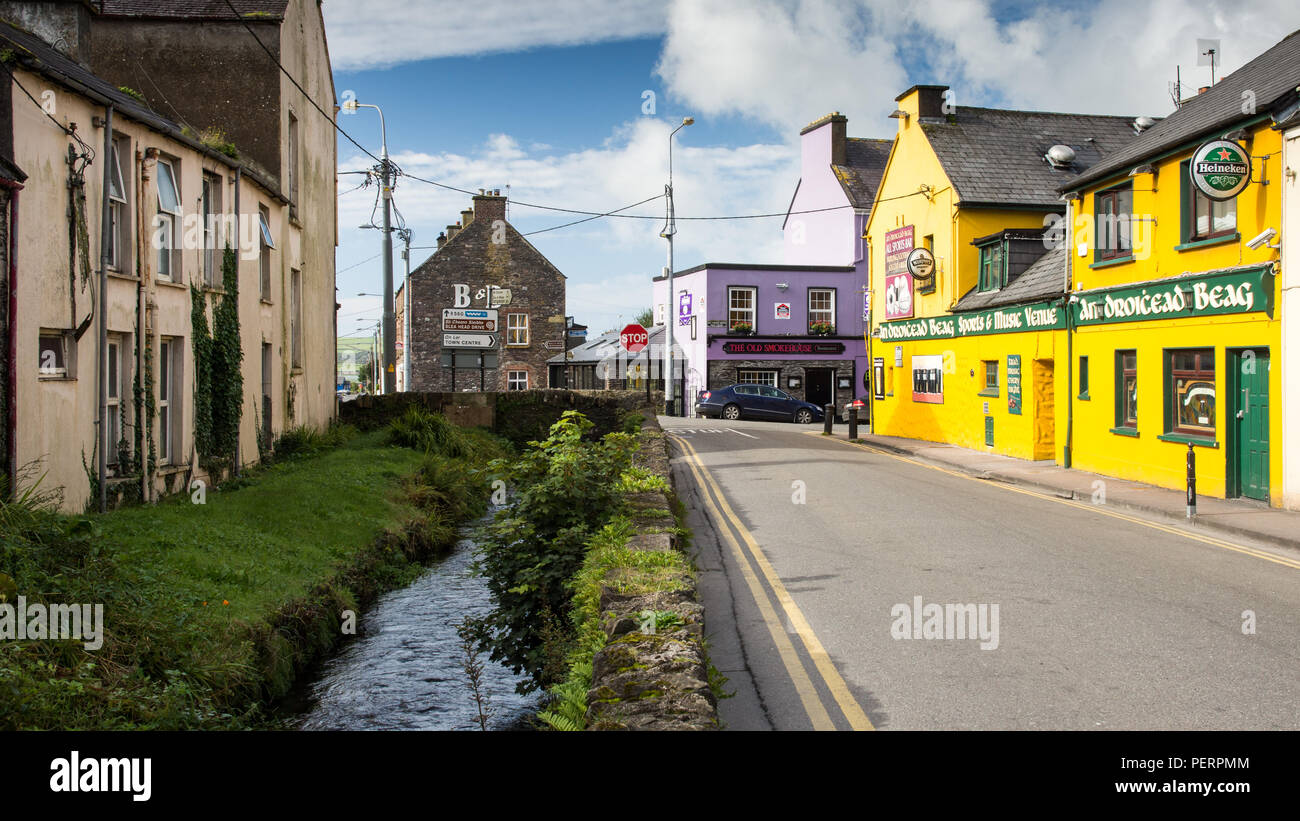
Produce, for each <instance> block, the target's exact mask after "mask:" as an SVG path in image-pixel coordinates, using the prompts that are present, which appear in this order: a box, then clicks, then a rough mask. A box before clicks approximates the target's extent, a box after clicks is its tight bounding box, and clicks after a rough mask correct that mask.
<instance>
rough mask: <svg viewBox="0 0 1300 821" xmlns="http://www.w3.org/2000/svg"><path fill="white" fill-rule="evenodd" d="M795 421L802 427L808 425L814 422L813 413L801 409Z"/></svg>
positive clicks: (796, 414)
mask: <svg viewBox="0 0 1300 821" xmlns="http://www.w3.org/2000/svg"><path fill="white" fill-rule="evenodd" d="M794 421H796V422H798V423H799V424H801V425H806V424H808V423H809V422H811V421H812V411H810V410H808V409H807V408H800V409H799V410H797V411H795V413H794Z"/></svg>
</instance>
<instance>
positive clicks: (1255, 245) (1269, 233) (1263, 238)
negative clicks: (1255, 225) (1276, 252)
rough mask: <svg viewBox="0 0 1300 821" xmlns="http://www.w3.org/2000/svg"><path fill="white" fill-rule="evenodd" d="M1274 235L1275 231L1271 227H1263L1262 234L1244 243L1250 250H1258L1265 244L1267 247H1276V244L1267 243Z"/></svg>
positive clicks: (1275, 234)
mask: <svg viewBox="0 0 1300 821" xmlns="http://www.w3.org/2000/svg"><path fill="white" fill-rule="evenodd" d="M1275 236H1277V231H1275V230H1273V229H1272V228H1265V229H1264V232H1263V233H1262V234H1260V235H1259V236H1257V237H1255V238H1254V239H1252V240H1251V241H1250V242H1248V243H1246V247H1247V248H1249V249H1250V250H1252V251H1258V250H1259V249H1260V248H1263V247H1264V246H1266V245H1267V246H1268V247H1269V248H1274V249H1276V248H1277V247H1278V246H1276V245H1270V244H1269V240H1271V239H1272V238H1273V237H1275Z"/></svg>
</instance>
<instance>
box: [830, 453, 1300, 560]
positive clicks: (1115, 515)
mask: <svg viewBox="0 0 1300 821" xmlns="http://www.w3.org/2000/svg"><path fill="white" fill-rule="evenodd" d="M834 441H836V442H839V443H841V444H845V445H849V446H851V447H855V448H859V449H861V450H865V451H868V452H870V453H878V454H880V455H881V456H888V457H889V458H890V459H894V460H897V461H899V462H906V463H907V464H909V465H917V466H918V467H923V468H928V469H929V470H937V471H939V472H940V473H947V474H948V475H949V476H956V477H958V478H959V479H966V480H969V481H972V482H980V483H981V484H984V485H989V484H992V485H993V486H994V487H999V488H1001V489H1002V490H1006V491H1010V492H1012V493H1021V494H1024V495H1025V496H1033V497H1034V498H1036V499H1045V500H1047V501H1049V502H1056V503H1057V504H1061V505H1068V506H1069V507H1073V508H1078V509H1079V510H1087V511H1089V512H1091V513H1096V514H1099V515H1101V516H1109V517H1111V518H1112V519H1120V520H1122V521H1125V522H1131V523H1132V524H1136V525H1141V526H1143V527H1148V528H1151V529H1152V530H1160V531H1163V532H1165V533H1170V534H1172V535H1174V536H1182V537H1184V538H1187V539H1192V540H1194V541H1198V542H1203V543H1205V544H1208V545H1212V546H1214V547H1218V548H1222V549H1224V550H1231V551H1233V552H1234V553H1241V554H1243V555H1246V556H1252V557H1254V558H1256V559H1263V560H1264V561H1267V562H1273V563H1274V564H1280V565H1283V566H1284V567H1291V568H1295V569H1296V570H1300V561H1297V560H1295V559H1291V558H1288V557H1286V556H1280V555H1278V554H1276V553H1270V552H1268V551H1265V550H1259V549H1256V548H1253V547H1247V546H1246V545H1241V544H1236V543H1235V542H1229V541H1225V540H1223V539H1216V538H1215V537H1213V536H1206V535H1203V534H1200V533H1192V532H1190V531H1187V530H1183V529H1182V528H1179V527H1173V526H1171V525H1164V524H1160V523H1159V522H1153V521H1150V520H1148V519H1141V518H1138V517H1137V516H1130V515H1129V514H1127V513H1120V512H1119V511H1118V510H1113V509H1110V508H1107V507H1104V506H1102V505H1096V504H1089V503H1086V502H1080V501H1077V500H1075V499H1064V498H1062V497H1060V496H1055V495H1052V494H1048V493H1040V492H1039V491H1036V490H1028V489H1027V488H1022V487H1016V486H1014V485H1009V484H1007V483H1005V482H989V481H988V480H987V479H981V478H979V477H978V476H972V475H971V474H969V473H961V472H959V471H955V470H949V469H948V468H942V467H939V466H938V465H931V464H926V463H925V462H921V461H918V460H916V459H909V458H907V457H906V456H899V455H898V454H896V453H891V452H889V451H887V450H881V449H880V448H874V447H872V446H870V445H866V444H862V443H861V442H849V441H846V440H844V439H839V438H836V439H834Z"/></svg>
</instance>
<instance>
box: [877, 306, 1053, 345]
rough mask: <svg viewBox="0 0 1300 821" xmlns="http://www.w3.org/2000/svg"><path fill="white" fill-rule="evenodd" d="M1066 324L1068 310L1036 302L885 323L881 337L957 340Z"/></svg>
mask: <svg viewBox="0 0 1300 821" xmlns="http://www.w3.org/2000/svg"><path fill="white" fill-rule="evenodd" d="M1064 327H1065V312H1064V311H1063V310H1061V308H1060V306H1059V305H1055V304H1053V303H1051V302H1036V303H1034V304H1033V305H1016V306H1013V307H1008V308H994V309H992V310H988V311H972V312H970V313H966V314H948V315H946V316H929V317H921V318H918V319H908V320H904V321H902V322H883V323H881V325H880V338H881V339H882V340H885V341H893V340H898V339H956V338H957V337H962V336H983V335H985V334H1008V333H1017V332H1021V331H1053V330H1058V329H1060V328H1064Z"/></svg>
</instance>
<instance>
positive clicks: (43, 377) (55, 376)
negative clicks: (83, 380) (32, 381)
mask: <svg viewBox="0 0 1300 821" xmlns="http://www.w3.org/2000/svg"><path fill="white" fill-rule="evenodd" d="M36 378H37V380H39V381H41V382H76V381H77V377H75V376H68V375H67V374H63V373H50V374H37V375H36Z"/></svg>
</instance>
